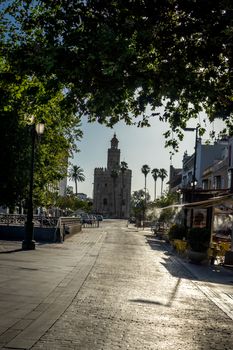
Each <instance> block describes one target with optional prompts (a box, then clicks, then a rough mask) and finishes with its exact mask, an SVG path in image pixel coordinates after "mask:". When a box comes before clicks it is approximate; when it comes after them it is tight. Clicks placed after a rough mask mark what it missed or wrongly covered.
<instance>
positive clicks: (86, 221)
mask: <svg viewBox="0 0 233 350" xmlns="http://www.w3.org/2000/svg"><path fill="white" fill-rule="evenodd" d="M80 216H81V222H82V224H91V223H92V219H91V218H90V216H89V215H88V214H86V213H84V214H81V215H80Z"/></svg>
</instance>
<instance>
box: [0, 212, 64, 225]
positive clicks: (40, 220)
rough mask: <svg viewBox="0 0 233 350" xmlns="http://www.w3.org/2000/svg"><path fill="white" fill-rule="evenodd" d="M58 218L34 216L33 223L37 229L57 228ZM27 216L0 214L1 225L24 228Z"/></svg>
mask: <svg viewBox="0 0 233 350" xmlns="http://www.w3.org/2000/svg"><path fill="white" fill-rule="evenodd" d="M58 219H59V218H58V217H49V216H40V215H34V216H33V222H34V226H36V227H56V226H57V222H58ZM26 220H27V215H24V214H0V225H7V226H24V225H25V222H26Z"/></svg>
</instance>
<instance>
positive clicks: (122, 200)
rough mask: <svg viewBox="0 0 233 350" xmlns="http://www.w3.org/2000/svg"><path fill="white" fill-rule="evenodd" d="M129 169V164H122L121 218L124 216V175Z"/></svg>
mask: <svg viewBox="0 0 233 350" xmlns="http://www.w3.org/2000/svg"><path fill="white" fill-rule="evenodd" d="M127 169H128V164H127V163H126V162H121V178H122V187H121V217H122V216H123V209H122V207H123V203H124V196H123V195H124V187H125V184H124V173H125V172H126V170H127Z"/></svg>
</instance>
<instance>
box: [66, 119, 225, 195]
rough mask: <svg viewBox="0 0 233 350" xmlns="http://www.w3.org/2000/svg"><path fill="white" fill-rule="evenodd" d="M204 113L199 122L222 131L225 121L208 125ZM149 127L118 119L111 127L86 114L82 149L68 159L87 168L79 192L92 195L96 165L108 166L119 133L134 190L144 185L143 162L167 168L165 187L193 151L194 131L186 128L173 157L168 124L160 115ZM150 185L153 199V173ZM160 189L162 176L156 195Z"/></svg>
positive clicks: (211, 128)
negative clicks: (167, 142)
mask: <svg viewBox="0 0 233 350" xmlns="http://www.w3.org/2000/svg"><path fill="white" fill-rule="evenodd" d="M204 118H205V116H204V115H201V116H200V118H199V122H200V123H201V126H205V127H206V129H207V131H209V130H210V131H211V130H215V131H216V132H217V131H219V130H220V129H221V127H222V125H223V123H222V122H219V121H215V122H214V124H209V125H207V126H206V124H204V122H203V119H204ZM196 123H197V120H196V121H195V120H193V121H192V120H191V121H189V123H188V124H187V127H195V126H196ZM150 124H151V126H150V127H144V128H138V127H136V126H127V125H125V124H124V123H123V122H119V123H118V124H116V125H115V126H114V127H113V128H112V129H111V128H107V127H105V126H103V125H100V124H98V123H97V122H95V123H87V121H86V120H85V118H83V120H82V127H81V129H82V130H83V138H82V139H81V141H80V142H78V143H77V146H78V148H79V150H80V152H78V153H76V154H75V155H74V157H73V158H72V159H70V160H69V161H70V162H71V163H72V164H73V165H74V164H75V165H78V166H80V167H81V168H82V169H83V170H84V175H85V177H86V179H85V182H79V183H78V192H81V193H85V194H87V196H88V197H90V198H92V197H93V182H94V169H95V168H96V167H106V166H107V152H108V148H110V142H111V139H112V137H113V135H114V133H116V136H117V138H118V140H119V144H118V148H119V149H120V150H121V159H120V161H125V162H127V164H128V168H129V169H131V170H132V187H131V191H132V192H133V191H137V190H140V189H143V188H144V175H143V174H142V172H141V167H142V166H143V165H144V164H147V165H149V167H150V168H151V170H152V169H154V168H158V169H161V168H164V169H166V170H167V172H168V177H167V178H166V179H165V181H164V187H163V190H166V188H167V187H168V185H166V182H167V181H168V178H169V168H170V164H172V165H173V166H174V167H175V168H182V158H183V154H184V152H185V151H187V152H188V154H189V155H191V154H192V153H193V152H194V146H195V132H190V131H186V132H185V135H184V139H183V141H182V142H180V146H179V152H178V153H176V154H175V155H174V156H173V157H172V159H170V154H169V150H170V149H169V148H165V137H164V136H163V133H164V132H165V131H167V130H168V129H169V125H168V124H165V123H164V122H161V121H159V119H158V118H153V119H151V120H150ZM207 138H208V134H206V135H205V136H203V140H204V139H207ZM68 185H70V186H73V187H74V183H73V182H72V181H71V180H68ZM147 189H148V191H149V194H150V196H151V200H153V199H154V180H153V177H152V175H151V174H148V176H147ZM160 193H161V180H160V179H158V180H157V197H159V196H160Z"/></svg>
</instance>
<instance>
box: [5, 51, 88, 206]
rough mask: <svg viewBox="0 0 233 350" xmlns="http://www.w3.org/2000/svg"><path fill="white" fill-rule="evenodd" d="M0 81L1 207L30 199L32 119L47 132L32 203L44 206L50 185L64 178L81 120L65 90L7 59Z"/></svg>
mask: <svg viewBox="0 0 233 350" xmlns="http://www.w3.org/2000/svg"><path fill="white" fill-rule="evenodd" d="M0 77H1V79H0V93H1V99H0V117H1V128H0V146H1V153H0V169H1V171H0V205H7V206H12V207H13V206H14V205H16V204H17V203H22V202H23V201H25V198H27V191H28V184H29V177H30V155H31V147H32V138H31V131H32V129H31V122H32V120H31V119H32V118H33V123H38V122H41V121H44V122H45V133H44V134H43V136H42V137H41V138H40V139H37V140H36V157H35V172H34V179H35V181H34V183H35V188H34V200H35V203H37V204H38V205H46V202H47V198H48V195H47V193H48V190H49V185H57V183H58V181H59V180H60V179H62V178H63V177H64V176H66V171H67V161H68V157H69V155H71V154H72V151H74V150H75V149H76V146H75V141H76V140H77V139H79V138H80V137H81V135H82V133H81V131H80V129H79V126H80V124H79V117H76V116H75V115H74V114H72V113H71V112H70V110H69V109H67V110H65V109H64V108H63V106H62V104H63V103H64V94H63V93H62V91H60V90H59V89H58V90H57V91H56V90H54V88H53V87H49V86H48V85H47V82H46V81H45V80H43V79H38V78H37V77H36V76H26V75H24V76H23V75H20V74H17V73H16V72H14V71H13V68H12V66H11V65H10V63H9V62H8V61H7V60H6V59H5V58H3V57H1V59H0ZM24 203H25V202H24Z"/></svg>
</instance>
